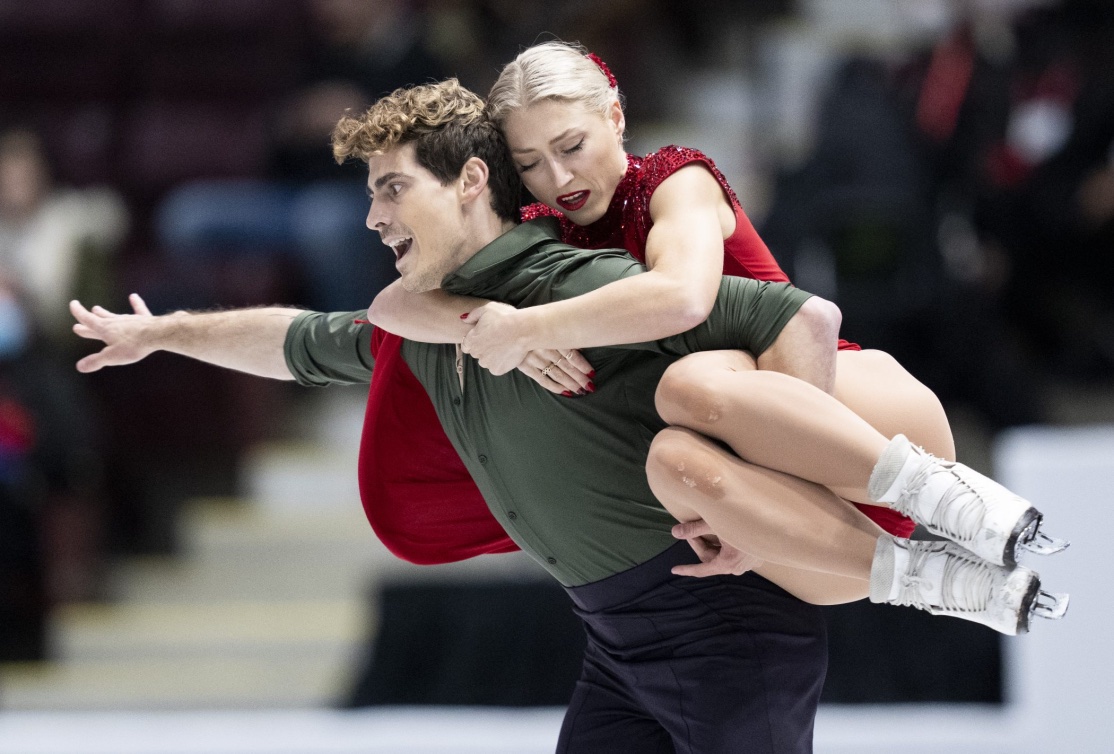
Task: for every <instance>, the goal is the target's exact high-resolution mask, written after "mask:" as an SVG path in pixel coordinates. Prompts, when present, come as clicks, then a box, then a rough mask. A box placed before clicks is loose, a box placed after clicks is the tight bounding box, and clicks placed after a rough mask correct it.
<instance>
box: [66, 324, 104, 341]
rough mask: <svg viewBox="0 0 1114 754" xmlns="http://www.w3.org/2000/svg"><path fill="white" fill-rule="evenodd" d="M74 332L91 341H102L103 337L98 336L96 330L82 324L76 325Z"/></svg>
mask: <svg viewBox="0 0 1114 754" xmlns="http://www.w3.org/2000/svg"><path fill="white" fill-rule="evenodd" d="M73 331H74V333H76V334H77V335H79V336H80V337H82V338H89V339H90V340H101V336H100V335H98V334H97V331H96V330H94V329H93V328H91V327H88V326H86V325H83V324H81V323H80V322H78V323H76V324H75V325H74V326H73Z"/></svg>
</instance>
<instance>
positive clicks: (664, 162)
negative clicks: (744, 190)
mask: <svg viewBox="0 0 1114 754" xmlns="http://www.w3.org/2000/svg"><path fill="white" fill-rule="evenodd" d="M694 163H695V164H701V165H704V166H705V167H706V168H707V169H708V172H710V173H711V174H712V176H713V177H714V178H715V179H716V182H717V183H719V185H720V186H721V187H722V188H723V190H724V192H725V193H726V194H727V196H728V199H729V200H730V202H731V205H732V207H735V208H738V207H739V199H738V197H736V196H735V191H734V190H733V189H732V188H731V185H730V184H729V183H728V182H727V178H726V177H725V176H724V175H723V173H721V172H720V170H719V168H718V167H716V163H715V162H714V161H713V160H712V158H711V157H709V156H708V155H706V154H704V153H703V152H701V151H700V150H699V149H695V148H693V147H682V146H678V145H676V144H670V145H669V146H665V147H662V148H661V149H658V150H656V151H654V152H650V154H648V155H646V156H645V157H643V158H642V164H641V168H640V170H639V178H640V180H639V183H640V187H641V189H642V191H643V192H644V193H645V195H646V196H649V195H651V194H653V193H654V191H655V190H656V189H657V188H658V187H659V186H660V185H661V184H662V183H664V182H665V180H666V179H667V178H669V177H670V176H672V175H673V174H674V173H676V172H677V171H678V170H680V169H681V168H683V167H685V166H687V165H692V164H694Z"/></svg>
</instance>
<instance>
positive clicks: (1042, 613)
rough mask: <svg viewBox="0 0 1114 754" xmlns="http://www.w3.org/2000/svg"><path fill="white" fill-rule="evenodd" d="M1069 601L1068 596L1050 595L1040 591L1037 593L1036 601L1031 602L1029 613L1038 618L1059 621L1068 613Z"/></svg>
mask: <svg viewBox="0 0 1114 754" xmlns="http://www.w3.org/2000/svg"><path fill="white" fill-rule="evenodd" d="M1069 599H1070V595H1067V594H1052V593H1051V592H1046V591H1044V590H1043V589H1042V590H1041V591H1040V592H1038V593H1037V599H1036V600H1035V601H1034V602H1033V607H1032V608H1031V609H1030V611H1031V613H1032V614H1033V615H1035V616H1036V617H1038V618H1045V619H1047V620H1060V619H1061V618H1063V617H1064V615H1065V614H1066V613H1067V612H1068V600H1069Z"/></svg>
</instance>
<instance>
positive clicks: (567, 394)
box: [561, 390, 572, 398]
mask: <svg viewBox="0 0 1114 754" xmlns="http://www.w3.org/2000/svg"><path fill="white" fill-rule="evenodd" d="M561 395H563V396H565V397H566V398H572V391H571V390H566V391H565V392H563V393H561Z"/></svg>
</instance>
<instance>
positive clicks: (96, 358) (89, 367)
mask: <svg viewBox="0 0 1114 754" xmlns="http://www.w3.org/2000/svg"><path fill="white" fill-rule="evenodd" d="M103 366H104V363H103V362H102V360H101V358H100V354H99V353H94V354H91V355H89V356H86V357H85V358H83V359H81V360H80V361H78V362H77V371H79V372H82V373H85V374H88V373H89V372H96V371H98V370H99V369H100V368H101V367H103Z"/></svg>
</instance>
